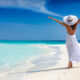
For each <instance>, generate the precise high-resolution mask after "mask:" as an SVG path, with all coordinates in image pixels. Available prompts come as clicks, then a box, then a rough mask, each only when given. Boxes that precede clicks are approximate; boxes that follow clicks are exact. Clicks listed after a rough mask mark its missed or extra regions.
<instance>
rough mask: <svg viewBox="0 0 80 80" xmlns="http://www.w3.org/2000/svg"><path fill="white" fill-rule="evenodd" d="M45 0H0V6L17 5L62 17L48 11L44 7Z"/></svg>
mask: <svg viewBox="0 0 80 80" xmlns="http://www.w3.org/2000/svg"><path fill="white" fill-rule="evenodd" d="M45 4H46V0H0V7H17V8H25V9H29V10H33V11H36V12H41V13H44V14H49V15H53V16H58V17H62V16H61V15H59V14H57V13H54V12H51V11H48V10H47V9H46V7H45Z"/></svg>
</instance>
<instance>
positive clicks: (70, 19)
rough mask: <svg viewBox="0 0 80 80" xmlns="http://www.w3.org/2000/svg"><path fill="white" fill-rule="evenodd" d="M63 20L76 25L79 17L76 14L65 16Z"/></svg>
mask: <svg viewBox="0 0 80 80" xmlns="http://www.w3.org/2000/svg"><path fill="white" fill-rule="evenodd" d="M63 21H64V23H66V24H68V25H74V24H76V22H77V21H78V17H77V16H74V15H68V16H64V17H63Z"/></svg>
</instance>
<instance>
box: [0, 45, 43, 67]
mask: <svg viewBox="0 0 80 80" xmlns="http://www.w3.org/2000/svg"><path fill="white" fill-rule="evenodd" d="M43 52H44V50H43V49H42V48H39V47H37V46H34V45H29V44H17V43H15V44H13V43H9V44H6V43H4V44H3V43H2V44H0V66H2V65H8V66H11V65H15V64H17V63H21V62H24V61H26V60H28V59H30V58H32V57H35V56H38V55H40V54H42V53H43Z"/></svg>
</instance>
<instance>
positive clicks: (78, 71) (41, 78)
mask: <svg viewBox="0 0 80 80" xmlns="http://www.w3.org/2000/svg"><path fill="white" fill-rule="evenodd" d="M55 46H60V48H61V51H62V54H61V55H60V56H61V60H60V61H59V63H58V64H57V65H56V66H54V67H50V68H48V70H45V71H41V72H34V73H32V74H29V75H26V77H25V79H24V80H80V63H75V64H73V68H71V69H67V63H68V54H67V50H66V46H65V45H55Z"/></svg>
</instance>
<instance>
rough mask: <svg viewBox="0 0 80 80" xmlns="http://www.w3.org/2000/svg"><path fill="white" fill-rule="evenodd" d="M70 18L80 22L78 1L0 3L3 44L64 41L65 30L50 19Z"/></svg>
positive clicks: (7, 0)
mask: <svg viewBox="0 0 80 80" xmlns="http://www.w3.org/2000/svg"><path fill="white" fill-rule="evenodd" d="M70 14H73V15H76V16H78V17H79V18H80V1H79V0H0V40H65V39H66V35H67V32H66V30H65V28H64V27H63V26H62V25H60V24H59V23H57V22H55V21H53V20H51V19H48V16H52V17H54V18H56V19H59V20H61V21H62V17H63V16H66V15H70ZM79 30H80V24H79V25H78V28H77V32H76V34H77V39H78V40H80V31H79Z"/></svg>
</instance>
